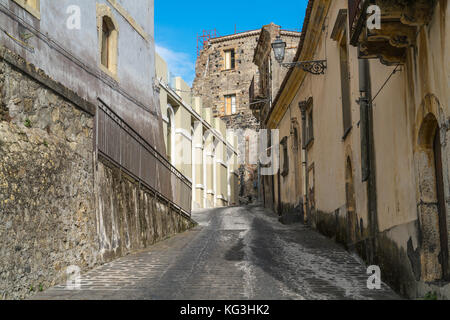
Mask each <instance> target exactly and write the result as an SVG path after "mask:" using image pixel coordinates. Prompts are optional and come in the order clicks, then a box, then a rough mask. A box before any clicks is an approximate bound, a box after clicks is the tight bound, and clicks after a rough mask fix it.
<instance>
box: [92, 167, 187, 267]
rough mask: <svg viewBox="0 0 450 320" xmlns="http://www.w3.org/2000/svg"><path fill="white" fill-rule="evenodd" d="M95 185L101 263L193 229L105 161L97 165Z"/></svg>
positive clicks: (178, 214) (174, 212)
mask: <svg viewBox="0 0 450 320" xmlns="http://www.w3.org/2000/svg"><path fill="white" fill-rule="evenodd" d="M96 181H97V183H96V192H95V193H96V201H97V206H96V208H97V210H96V216H97V223H98V235H99V245H100V252H101V255H102V261H104V262H106V261H111V260H113V259H115V258H118V257H121V256H124V255H126V254H129V253H131V252H135V251H138V250H142V249H145V248H147V247H149V246H150V245H152V244H154V243H156V242H159V241H161V240H164V239H166V238H167V237H170V236H172V235H174V234H176V233H180V232H184V231H186V230H188V229H190V228H192V227H193V226H194V225H195V223H194V222H193V221H192V220H191V219H190V218H188V217H186V216H184V215H181V214H180V213H179V212H177V211H175V210H174V209H172V208H169V206H168V204H167V203H165V202H164V201H161V200H159V199H158V198H157V197H155V195H154V194H153V192H151V191H150V190H147V189H146V188H144V187H142V186H139V183H138V182H137V181H135V180H134V179H132V178H131V177H129V176H127V175H126V174H124V173H123V172H120V170H119V169H118V168H117V167H114V166H113V165H110V164H109V163H108V162H107V161H105V160H103V162H99V163H98V166H97V169H96Z"/></svg>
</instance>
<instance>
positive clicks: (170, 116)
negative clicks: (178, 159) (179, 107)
mask: <svg viewBox="0 0 450 320" xmlns="http://www.w3.org/2000/svg"><path fill="white" fill-rule="evenodd" d="M174 118H175V112H174V110H173V108H172V106H171V105H170V104H168V105H167V136H166V140H167V146H166V150H167V159H168V160H169V162H170V163H172V164H173V161H174V160H175V159H174V156H173V151H174V149H173V148H174V144H175V122H174Z"/></svg>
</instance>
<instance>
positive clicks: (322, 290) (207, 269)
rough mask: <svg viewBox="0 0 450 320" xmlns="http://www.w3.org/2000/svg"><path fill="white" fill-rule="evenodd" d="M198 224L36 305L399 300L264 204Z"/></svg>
mask: <svg viewBox="0 0 450 320" xmlns="http://www.w3.org/2000/svg"><path fill="white" fill-rule="evenodd" d="M193 219H194V220H196V221H197V222H198V223H199V225H198V226H197V227H196V228H195V229H193V230H191V231H188V232H185V233H183V234H180V235H177V236H174V237H172V238H170V239H168V240H166V241H163V242H161V243H158V244H156V245H154V246H153V247H152V248H150V249H149V250H148V251H146V252H142V253H138V254H134V255H129V256H126V257H124V258H121V259H119V260H116V261H114V262H111V263H108V264H105V265H103V266H101V267H98V268H96V269H94V270H92V271H90V272H87V273H86V274H83V275H82V282H81V290H67V289H66V288H65V286H64V285H61V286H56V287H54V288H51V289H49V290H47V291H45V292H42V293H39V294H37V295H36V296H34V297H33V298H32V299H43V300H46V299H58V300H59V299H75V300H79V299H81V300H91V299H113V300H122V299H139V300H144V299H157V300H159V299H176V300H196V299H205V300H222V299H224V300H240V299H251V300H254V299H264V300H265V299H267V300H273V299H284V300H287V299H298V300H304V299H306V300H310V299H399V298H400V297H399V296H397V295H396V294H395V293H394V292H393V291H392V290H391V289H389V288H388V287H387V286H386V285H385V284H383V285H382V289H381V290H369V289H367V278H368V275H367V274H366V267H365V266H364V265H363V264H362V263H361V262H360V261H359V260H358V258H357V257H356V256H354V255H352V254H350V253H348V252H347V251H346V250H345V249H344V248H342V247H341V246H339V245H338V244H336V243H335V242H333V241H332V240H330V239H328V238H326V237H324V236H322V235H320V234H319V233H317V232H315V231H313V230H311V229H310V228H308V227H306V226H304V225H302V224H294V225H289V226H286V225H282V224H281V223H279V222H278V220H277V217H276V216H275V215H274V214H273V213H271V212H269V211H267V210H265V209H263V208H261V207H258V206H247V207H232V208H222V209H212V210H205V211H201V212H197V213H194V214H193Z"/></svg>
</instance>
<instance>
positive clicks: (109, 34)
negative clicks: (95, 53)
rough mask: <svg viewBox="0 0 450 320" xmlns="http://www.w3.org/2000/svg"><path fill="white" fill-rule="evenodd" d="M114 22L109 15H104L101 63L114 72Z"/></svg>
mask: <svg viewBox="0 0 450 320" xmlns="http://www.w3.org/2000/svg"><path fill="white" fill-rule="evenodd" d="M113 33H114V24H113V23H112V21H111V19H110V18H109V17H103V20H102V48H101V63H102V65H103V66H104V67H105V68H106V69H108V70H109V71H111V72H114V71H115V70H114V53H113V52H114V49H115V43H114V39H113Z"/></svg>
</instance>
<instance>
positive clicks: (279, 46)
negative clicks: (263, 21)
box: [272, 35, 327, 75]
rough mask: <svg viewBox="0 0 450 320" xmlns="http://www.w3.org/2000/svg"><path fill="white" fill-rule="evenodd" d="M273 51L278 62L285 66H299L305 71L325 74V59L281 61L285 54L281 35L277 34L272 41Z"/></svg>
mask: <svg viewBox="0 0 450 320" xmlns="http://www.w3.org/2000/svg"><path fill="white" fill-rule="evenodd" d="M272 49H273V53H274V55H275V59H276V60H277V61H278V63H279V64H280V65H281V66H282V67H285V68H294V67H300V68H302V69H303V70H305V71H306V72H309V73H311V74H315V75H319V74H325V69H326V68H327V61H326V60H314V61H297V62H283V61H284V57H285V55H286V42H284V41H283V40H282V39H281V36H279V35H278V36H277V38H276V39H275V41H274V42H273V43H272Z"/></svg>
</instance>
